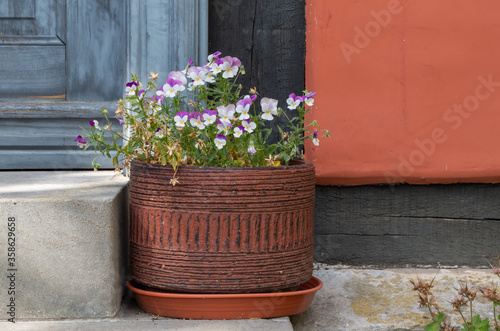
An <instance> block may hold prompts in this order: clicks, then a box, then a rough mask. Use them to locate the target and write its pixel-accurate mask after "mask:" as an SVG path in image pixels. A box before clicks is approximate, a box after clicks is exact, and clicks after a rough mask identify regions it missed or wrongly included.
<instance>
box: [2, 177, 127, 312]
mask: <svg viewBox="0 0 500 331" xmlns="http://www.w3.org/2000/svg"><path fill="white" fill-rule="evenodd" d="M127 183H128V179H127V178H125V177H124V176H122V175H120V174H117V173H114V172H113V171H99V172H94V171H51V172H49V171H40V172H35V171H31V172H23V171H19V172H0V236H1V238H0V252H1V254H0V275H1V277H0V304H1V306H2V307H4V309H2V310H1V311H2V312H4V311H5V310H6V309H8V310H9V313H10V315H6V314H5V313H3V314H2V315H3V316H2V319H3V317H6V316H12V317H13V318H14V319H15V320H19V319H58V318H96V317H110V316H114V315H115V314H116V312H117V311H118V310H119V308H120V302H121V298H122V295H123V292H122V289H123V286H122V283H123V281H122V279H123V276H124V273H125V263H124V262H125V256H126V252H125V247H126V246H124V245H125V243H126V239H125V238H126V237H125V234H126V229H127V222H126V220H127V214H126V213H127V210H126V206H127V194H126V192H127V190H126V187H127ZM7 306H8V307H7Z"/></svg>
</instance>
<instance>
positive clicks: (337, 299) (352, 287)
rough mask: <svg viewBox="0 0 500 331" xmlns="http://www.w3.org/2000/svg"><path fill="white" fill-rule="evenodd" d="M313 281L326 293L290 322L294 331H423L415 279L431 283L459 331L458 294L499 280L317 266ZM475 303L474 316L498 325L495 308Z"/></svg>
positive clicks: (425, 317) (467, 272)
mask: <svg viewBox="0 0 500 331" xmlns="http://www.w3.org/2000/svg"><path fill="white" fill-rule="evenodd" d="M314 275H315V276H316V277H318V278H319V279H321V280H322V281H323V284H324V285H323V288H322V289H321V290H320V291H319V292H318V293H317V294H316V297H315V299H314V301H313V303H312V305H311V307H310V308H309V310H308V311H306V312H304V313H302V314H299V315H295V316H292V317H291V321H292V324H293V326H294V330H295V331H311V330H318V331H319V330H324V331H344V330H356V331H372V330H381V331H389V330H391V331H396V330H399V331H403V330H423V326H424V325H426V324H428V323H429V322H430V316H429V313H428V311H427V309H426V308H419V305H418V302H419V301H418V298H417V292H416V291H413V290H412V285H411V283H410V279H416V276H417V275H418V276H419V277H420V278H422V279H424V280H427V281H431V280H432V279H433V278H434V277H436V278H435V281H434V289H433V291H432V293H434V296H435V297H436V299H437V300H436V301H437V303H438V304H439V305H440V307H441V309H442V310H443V311H445V312H447V313H449V314H450V315H452V316H454V317H455V318H453V320H452V322H453V323H454V325H456V326H457V325H461V324H463V322H462V321H461V319H460V318H459V316H457V314H456V313H453V312H452V308H451V305H450V301H452V300H454V299H455V298H456V297H457V296H458V295H457V294H456V293H457V292H456V290H455V288H458V287H459V285H460V284H463V283H464V282H467V284H469V287H470V286H471V285H472V286H477V285H479V284H482V285H483V286H486V287H487V286H490V285H491V282H492V281H494V282H497V283H500V279H499V278H498V277H497V276H495V275H494V274H493V273H492V271H491V270H488V269H464V268H456V269H414V268H407V269H382V270H374V269H362V268H352V267H345V266H329V265H320V264H317V265H316V266H315V271H314ZM477 297H478V299H476V301H475V302H474V314H475V315H476V314H480V315H481V316H482V318H485V317H488V318H489V319H490V322H491V321H492V319H493V309H492V305H491V304H490V303H489V302H487V301H486V300H485V299H484V298H479V297H482V295H481V294H478V295H477Z"/></svg>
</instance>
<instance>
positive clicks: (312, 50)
mask: <svg viewBox="0 0 500 331" xmlns="http://www.w3.org/2000/svg"><path fill="white" fill-rule="evenodd" d="M499 16H500V1H498V0H476V1H470V0H439V1H436V0H413V1H411V0H356V1H353V0H307V5H306V19H307V34H306V49H307V53H306V87H307V89H308V90H309V91H315V92H317V95H316V98H315V107H314V109H313V117H314V118H316V119H318V121H319V123H320V125H321V127H322V128H328V129H330V131H331V133H332V138H331V139H325V138H324V139H321V141H320V146H319V147H315V146H312V145H311V144H308V145H307V146H306V156H307V157H308V159H309V160H312V161H313V162H314V164H315V166H316V173H317V178H318V180H317V182H318V184H324V185H329V184H332V185H336V184H347V185H357V184H373V183H398V182H408V183H416V184H422V183H454V182H500V19H499Z"/></svg>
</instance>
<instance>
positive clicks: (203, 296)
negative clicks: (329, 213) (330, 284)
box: [127, 276, 323, 299]
mask: <svg viewBox="0 0 500 331" xmlns="http://www.w3.org/2000/svg"><path fill="white" fill-rule="evenodd" d="M309 283H311V285H313V287H312V288H306V289H299V290H297V291H290V292H267V293H230V294H212V293H209V294H193V293H165V292H154V291H146V290H142V289H140V288H138V287H135V286H134V285H133V283H132V281H131V280H128V281H127V288H128V289H129V290H130V291H132V292H133V293H137V294H142V295H147V296H151V297H159V298H171V299H174V298H175V299H235V298H241V297H245V298H269V297H291V296H297V295H305V294H308V293H314V292H317V291H319V290H320V289H321V288H322V287H323V282H322V281H321V279H319V278H317V277H314V276H312V277H311V279H310V280H309V281H308V282H306V283H304V284H309ZM304 284H303V285H304Z"/></svg>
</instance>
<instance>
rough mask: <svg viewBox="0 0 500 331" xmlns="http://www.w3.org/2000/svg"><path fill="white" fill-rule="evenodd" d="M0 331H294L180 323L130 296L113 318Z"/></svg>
mask: <svg viewBox="0 0 500 331" xmlns="http://www.w3.org/2000/svg"><path fill="white" fill-rule="evenodd" d="M0 330H10V331H31V330H38V331H144V330H148V331H149V330H151V331H154V330H171V331H173V330H190V331H252V330H263V331H293V327H292V324H291V323H290V319H289V318H288V317H282V318H274V319H252V320H227V321H223V320H211V321H209V320H182V319H172V318H165V317H159V316H156V315H151V314H148V313H146V312H144V311H142V310H141V309H140V308H139V307H138V306H137V304H136V303H135V301H134V300H133V299H132V296H131V294H130V293H128V294H127V295H126V297H125V298H124V301H123V304H122V308H121V309H120V311H119V313H118V314H117V315H116V316H115V317H113V318H104V319H85V320H64V321H28V322H24V321H23V322H19V323H15V324H12V323H8V322H0Z"/></svg>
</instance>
